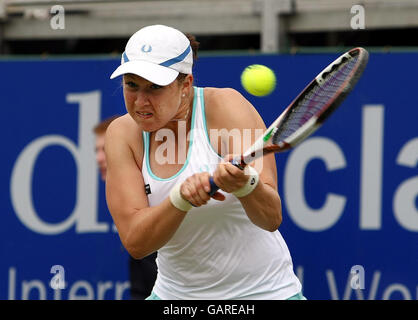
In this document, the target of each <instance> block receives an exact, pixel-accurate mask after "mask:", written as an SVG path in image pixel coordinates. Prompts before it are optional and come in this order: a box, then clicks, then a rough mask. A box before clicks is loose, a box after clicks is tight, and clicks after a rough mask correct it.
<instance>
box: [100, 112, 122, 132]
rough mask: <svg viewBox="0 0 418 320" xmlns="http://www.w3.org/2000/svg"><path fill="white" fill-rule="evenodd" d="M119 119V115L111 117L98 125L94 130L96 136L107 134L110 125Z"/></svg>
mask: <svg viewBox="0 0 418 320" xmlns="http://www.w3.org/2000/svg"><path fill="white" fill-rule="evenodd" d="M119 117H120V116H119V115H115V116H111V117H109V118H107V119H105V120H103V121H102V122H100V123H99V124H97V125H96V126H95V127H94V128H93V132H94V133H95V134H103V133H105V132H106V130H107V127H108V126H109V125H110V123H111V122H112V121H113V120H115V119H117V118H119Z"/></svg>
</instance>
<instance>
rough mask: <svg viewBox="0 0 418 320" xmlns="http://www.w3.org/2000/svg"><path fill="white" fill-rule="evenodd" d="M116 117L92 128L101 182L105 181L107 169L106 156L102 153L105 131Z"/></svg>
mask: <svg viewBox="0 0 418 320" xmlns="http://www.w3.org/2000/svg"><path fill="white" fill-rule="evenodd" d="M118 117H119V116H112V117H110V118H107V119H105V120H103V121H102V122H100V123H99V124H97V125H96V126H95V127H94V128H93V132H94V133H95V134H96V148H95V152H96V162H97V165H98V167H99V170H100V177H101V178H102V180H103V181H105V180H106V168H107V166H106V154H105V151H104V146H105V135H106V130H107V127H108V126H109V125H110V123H111V122H112V121H113V120H115V119H116V118H118Z"/></svg>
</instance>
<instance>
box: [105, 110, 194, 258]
mask: <svg viewBox="0 0 418 320" xmlns="http://www.w3.org/2000/svg"><path fill="white" fill-rule="evenodd" d="M134 126H136V124H135V123H134V124H132V123H130V119H128V118H127V117H122V118H120V119H116V120H114V121H113V122H112V123H111V125H110V126H109V128H108V129H107V132H106V141H105V152H106V161H107V173H106V201H107V205H108V207H109V211H110V213H111V215H112V217H113V221H114V223H115V225H116V227H117V229H118V232H119V237H120V239H121V241H122V244H123V245H124V247H125V248H126V250H128V252H129V254H130V255H131V256H132V257H134V258H136V259H141V258H143V257H145V256H147V255H149V254H151V253H152V252H154V251H156V250H158V249H159V248H161V247H162V246H163V245H165V244H166V243H167V242H168V241H169V240H170V239H171V237H172V236H173V235H174V233H175V232H176V230H177V229H178V227H179V226H180V224H181V222H182V221H183V219H184V217H185V215H186V212H184V211H181V210H179V209H177V208H175V207H174V206H173V205H172V204H171V202H170V200H169V198H168V197H167V198H166V199H165V200H164V201H162V203H161V204H159V205H157V206H154V207H149V206H148V199H147V196H146V194H145V188H144V180H143V177H142V173H141V170H140V167H139V166H138V162H139V161H138V159H135V154H137V153H138V152H139V150H134V148H133V147H132V146H133V145H139V143H138V140H137V139H134V141H130V140H129V139H132V137H135V136H136V137H137V135H136V134H141V133H140V131H139V130H138V128H135V127H134ZM133 131H135V132H133ZM134 142H135V143H134ZM133 143H134V144H133ZM137 148H139V146H138V147H137ZM140 152H141V153H142V151H140ZM140 158H142V156H141V157H140Z"/></svg>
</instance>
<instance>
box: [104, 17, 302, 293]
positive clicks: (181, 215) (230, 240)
mask: <svg viewBox="0 0 418 320" xmlns="http://www.w3.org/2000/svg"><path fill="white" fill-rule="evenodd" d="M197 49H198V42H196V40H195V39H194V37H193V36H186V35H184V34H183V33H182V32H180V31H178V30H176V29H174V28H171V27H167V26H163V25H153V26H148V27H145V28H142V29H140V30H139V31H138V32H136V33H135V34H134V35H132V37H131V38H130V39H129V41H128V43H127V45H126V50H125V52H124V53H123V54H122V59H121V65H120V66H119V67H118V68H117V69H116V70H115V71H114V73H113V74H112V76H111V78H115V77H118V76H122V78H123V93H124V99H125V105H126V109H127V114H126V115H124V116H122V117H120V118H118V119H116V120H114V121H113V122H112V124H111V125H110V127H109V128H108V130H107V134H106V145H105V151H106V158H107V161H108V169H107V176H106V197H107V202H108V206H109V209H110V212H111V214H112V217H113V219H114V222H115V224H116V226H117V229H118V231H119V236H120V239H121V241H122V243H123V245H124V246H125V248H126V249H127V250H128V252H129V253H130V254H131V255H132V256H133V257H134V258H137V259H139V258H143V257H145V256H147V255H149V254H151V253H153V252H155V251H158V258H157V266H158V275H157V280H156V282H155V285H154V288H153V292H152V294H151V296H150V297H149V298H148V299H150V300H151V299H163V300H165V299H171V300H175V299H182V300H186V299H193V300H199V299H205V300H211V299H222V300H227V299H305V298H304V297H303V295H302V293H301V290H302V287H301V283H300V282H299V280H298V278H297V277H296V276H295V274H294V271H293V264H292V259H291V256H290V253H289V250H288V248H287V246H286V243H285V241H284V240H283V238H282V236H281V234H280V232H279V231H278V230H277V229H278V227H279V225H280V223H281V221H282V215H281V201H280V196H279V194H278V192H277V173H276V165H275V159H274V156H273V155H268V156H265V157H263V158H262V160H261V161H262V166H261V168H262V170H261V171H260V172H258V171H257V170H256V169H255V168H254V167H253V166H247V168H246V170H241V169H239V168H237V167H235V166H234V165H232V164H231V163H229V162H228V160H230V159H231V154H233V153H234V152H233V151H234V150H243V146H245V145H246V146H247V147H248V146H249V145H250V144H251V143H249V142H248V141H244V140H245V139H244V137H246V136H248V135H245V134H244V131H245V130H249V129H251V132H252V141H253V140H254V139H255V132H256V130H257V129H259V130H260V131H264V130H265V129H266V128H265V125H264V123H263V120H262V119H261V117H260V116H259V114H258V113H257V111H256V110H255V108H254V107H253V106H252V105H251V104H250V103H249V102H248V101H247V100H246V99H245V98H244V97H243V96H242V95H241V94H239V93H238V92H237V91H235V90H233V89H229V88H198V87H195V86H194V85H193V74H192V65H193V60H195V59H196V57H197ZM221 69H222V66H219V70H215V72H222V70H221ZM213 132H215V133H217V132H224V133H225V132H227V133H230V132H235V133H239V134H236V135H234V137H232V136H231V135H230V134H218V135H216V134H212V133H213ZM236 137H238V138H239V139H236ZM238 146H239V147H238ZM235 153H239V152H235ZM211 175H212V176H213V179H214V182H215V183H216V184H217V185H218V186H219V187H220V190H219V191H218V192H217V193H215V194H214V195H213V196H212V197H210V196H209V195H208V192H209V190H210V184H209V177H210V176H211Z"/></svg>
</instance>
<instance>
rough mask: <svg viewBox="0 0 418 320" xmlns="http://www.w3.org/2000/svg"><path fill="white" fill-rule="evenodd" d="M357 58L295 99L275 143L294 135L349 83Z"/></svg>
mask: <svg viewBox="0 0 418 320" xmlns="http://www.w3.org/2000/svg"><path fill="white" fill-rule="evenodd" d="M357 58H358V57H357V56H355V57H352V58H351V59H349V60H346V61H345V62H344V63H342V64H341V65H340V66H339V67H338V68H335V69H334V70H332V71H331V72H329V73H328V74H327V77H326V78H325V80H324V82H322V84H321V85H318V84H315V85H314V86H313V87H312V88H311V90H309V91H308V92H307V93H306V94H305V95H303V96H302V97H300V99H299V98H298V99H297V101H295V105H294V106H292V109H291V110H290V112H289V113H288V115H287V119H284V120H283V121H282V124H281V125H280V124H279V128H278V130H277V131H276V133H275V135H274V137H273V143H278V142H279V141H283V140H284V139H286V138H287V137H289V136H290V135H292V134H293V133H294V132H295V131H297V130H298V129H300V127H301V126H303V125H304V124H305V123H306V122H308V121H309V120H310V119H311V118H312V117H313V116H315V115H316V114H318V112H320V111H321V110H322V109H323V108H324V107H326V106H328V104H329V103H330V102H332V101H333V100H334V99H335V97H336V96H338V93H339V91H340V90H342V89H344V88H345V86H346V85H347V84H348V83H347V79H348V78H349V77H350V75H351V74H352V71H353V69H354V68H355V67H356V66H357V64H358V59H357Z"/></svg>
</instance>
